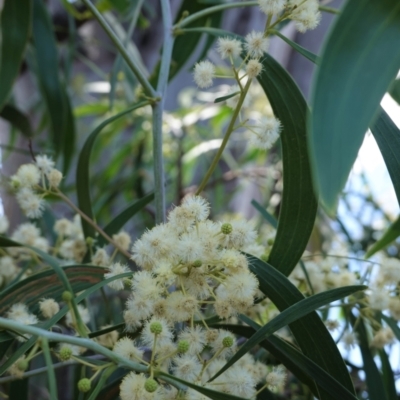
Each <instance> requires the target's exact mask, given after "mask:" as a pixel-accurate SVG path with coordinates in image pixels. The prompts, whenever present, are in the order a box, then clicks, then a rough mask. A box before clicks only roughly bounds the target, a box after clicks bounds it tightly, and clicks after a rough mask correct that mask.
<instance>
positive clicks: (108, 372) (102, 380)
mask: <svg viewBox="0 0 400 400" xmlns="http://www.w3.org/2000/svg"><path fill="white" fill-rule="evenodd" d="M116 369H117V367H116V366H111V367H108V368H107V369H106V370H105V371H104V372H103V373H102V374H101V377H100V379H99V381H98V382H97V385H96V387H95V388H94V389H93V392H92V393H91V394H90V396H89V398H88V399H87V400H96V398H97V395H98V394H99V393H100V390H101V389H102V388H103V386H104V385H105V384H106V382H107V379H108V378H109V377H110V376H111V375H112V373H113V372H114V371H115V370H116Z"/></svg>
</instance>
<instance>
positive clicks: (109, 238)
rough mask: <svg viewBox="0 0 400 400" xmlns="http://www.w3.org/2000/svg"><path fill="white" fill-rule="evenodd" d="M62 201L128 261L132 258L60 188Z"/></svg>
mask: <svg viewBox="0 0 400 400" xmlns="http://www.w3.org/2000/svg"><path fill="white" fill-rule="evenodd" d="M55 194H57V195H58V196H59V197H61V199H63V200H64V201H65V202H66V203H67V204H68V205H69V206H70V207H71V208H72V209H73V210H74V211H75V212H77V213H78V214H79V215H80V216H81V217H82V218H83V219H84V220H85V221H86V222H87V223H88V224H89V225H91V226H92V227H93V228H94V229H95V230H96V231H97V232H99V233H100V235H101V236H103V237H104V238H105V239H106V240H107V241H108V242H109V243H111V244H112V245H113V246H114V247H115V248H116V249H118V251H119V252H121V253H122V254H123V255H124V256H125V257H127V258H128V259H130V258H131V254H129V253H128V252H127V251H126V250H125V249H123V248H122V247H121V246H120V245H119V244H118V243H116V242H115V241H114V240H113V239H112V238H111V237H110V236H108V235H107V233H105V232H104V231H103V229H101V228H100V227H99V226H98V225H97V224H96V223H95V222H94V221H93V220H92V219H91V218H89V217H88V216H87V215H86V214H85V213H84V212H83V211H82V210H80V209H79V208H78V207H77V206H76V205H75V204H74V203H73V202H72V201H71V200H70V199H69V198H68V197H67V196H65V195H64V193H62V192H61V191H60V190H59V189H58V188H57V189H56V193H55Z"/></svg>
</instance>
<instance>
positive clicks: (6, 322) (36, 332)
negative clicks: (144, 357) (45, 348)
mask: <svg viewBox="0 0 400 400" xmlns="http://www.w3.org/2000/svg"><path fill="white" fill-rule="evenodd" d="M0 328H2V329H5V330H15V331H18V332H23V333H28V334H31V335H33V336H38V337H41V338H45V339H47V340H48V341H52V342H61V343H70V344H73V345H76V346H80V347H83V348H86V349H89V350H92V351H94V352H95V353H98V354H102V355H103V356H104V357H107V358H108V359H109V360H111V361H113V362H114V363H116V364H119V365H120V366H121V367H126V368H128V369H131V370H134V371H137V372H148V370H149V369H148V368H147V367H145V366H143V365H140V364H138V363H135V362H133V361H130V360H128V359H126V358H124V357H122V356H120V355H118V354H117V353H114V352H113V351H111V350H109V349H107V348H106V347H103V346H101V345H100V344H98V343H96V342H95V341H93V340H91V339H86V338H80V337H76V336H69V335H62V334H60V333H55V332H50V331H46V330H44V329H40V328H37V327H35V326H32V325H23V324H20V323H18V322H16V321H12V320H10V319H7V318H2V317H0Z"/></svg>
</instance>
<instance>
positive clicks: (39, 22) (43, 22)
mask: <svg viewBox="0 0 400 400" xmlns="http://www.w3.org/2000/svg"><path fill="white" fill-rule="evenodd" d="M33 39H34V43H35V52H34V54H35V61H36V64H37V71H36V72H37V77H38V80H39V84H40V88H41V91H42V93H43V97H44V101H45V103H46V107H47V110H48V112H49V117H50V122H51V133H52V141H53V145H54V148H55V150H56V153H57V154H60V152H61V150H62V147H63V144H64V138H65V127H66V122H67V110H66V100H67V99H66V96H65V95H64V88H63V86H62V83H61V81H60V77H59V74H58V71H59V64H58V51H57V43H56V39H55V36H54V32H53V24H52V22H51V19H50V16H49V14H48V12H47V9H46V6H45V3H44V2H43V1H42V0H33Z"/></svg>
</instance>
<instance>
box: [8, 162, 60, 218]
mask: <svg viewBox="0 0 400 400" xmlns="http://www.w3.org/2000/svg"><path fill="white" fill-rule="evenodd" d="M61 179H62V173H61V172H60V171H58V170H57V169H55V168H54V161H53V160H52V159H51V158H49V157H47V156H45V155H41V156H37V157H36V160H35V163H34V164H23V165H21V166H20V167H19V168H18V170H17V172H16V174H14V175H13V176H12V177H11V179H10V185H11V187H12V189H13V190H15V192H16V195H15V197H16V199H17V202H18V204H19V205H20V207H21V209H22V211H23V212H24V214H25V215H26V216H27V217H28V218H34V219H35V218H39V217H41V216H42V214H43V211H44V200H43V197H44V195H45V193H43V192H45V191H46V180H47V183H48V185H49V188H57V187H58V186H59V184H60V182H61ZM40 185H41V186H40ZM38 191H39V192H38Z"/></svg>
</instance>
